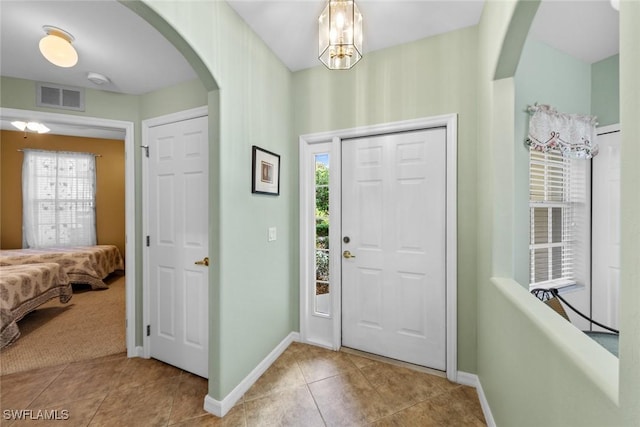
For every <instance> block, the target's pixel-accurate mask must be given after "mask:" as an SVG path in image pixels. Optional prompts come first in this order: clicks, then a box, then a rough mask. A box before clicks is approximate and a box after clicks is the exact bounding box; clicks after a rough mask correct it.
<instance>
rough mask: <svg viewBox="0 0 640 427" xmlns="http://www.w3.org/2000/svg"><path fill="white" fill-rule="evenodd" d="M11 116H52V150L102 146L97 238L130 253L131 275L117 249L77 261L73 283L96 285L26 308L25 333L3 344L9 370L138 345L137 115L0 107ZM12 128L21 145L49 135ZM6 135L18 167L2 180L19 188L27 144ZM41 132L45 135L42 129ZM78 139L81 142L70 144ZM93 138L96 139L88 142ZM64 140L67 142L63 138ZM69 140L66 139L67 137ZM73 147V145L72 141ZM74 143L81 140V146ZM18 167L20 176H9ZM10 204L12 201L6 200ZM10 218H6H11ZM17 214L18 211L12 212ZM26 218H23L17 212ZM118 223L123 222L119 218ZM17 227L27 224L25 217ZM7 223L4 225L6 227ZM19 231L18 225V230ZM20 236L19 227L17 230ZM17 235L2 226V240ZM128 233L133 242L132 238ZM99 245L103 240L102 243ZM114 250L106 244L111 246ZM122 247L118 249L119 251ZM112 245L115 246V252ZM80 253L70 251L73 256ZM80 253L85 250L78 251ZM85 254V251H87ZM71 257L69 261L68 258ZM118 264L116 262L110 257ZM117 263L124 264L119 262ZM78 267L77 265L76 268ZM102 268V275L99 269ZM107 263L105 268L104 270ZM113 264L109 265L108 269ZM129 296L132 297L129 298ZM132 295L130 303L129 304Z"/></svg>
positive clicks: (6, 156)
mask: <svg viewBox="0 0 640 427" xmlns="http://www.w3.org/2000/svg"><path fill="white" fill-rule="evenodd" d="M0 114H1V115H2V118H3V120H4V121H6V120H11V119H12V118H13V119H17V118H20V117H25V116H29V117H31V118H32V119H33V120H40V121H42V122H47V123H49V124H50V125H51V127H52V128H53V129H55V131H52V132H51V134H52V135H48V138H47V140H46V142H47V144H48V145H47V146H46V148H47V149H48V151H51V150H53V151H59V150H63V151H79V150H81V149H82V151H83V152H91V153H93V154H96V155H97V156H98V157H96V159H97V161H96V185H97V188H98V191H97V192H96V200H95V203H96V206H98V205H100V207H104V208H106V209H105V210H102V209H100V208H98V209H97V211H96V212H97V215H96V222H97V223H98V224H99V225H98V227H97V237H98V240H97V243H98V244H107V243H108V244H110V246H108V247H105V248H109V250H111V249H114V251H117V252H119V253H120V254H121V255H122V258H124V257H126V261H127V263H126V264H127V275H126V276H125V275H124V274H123V273H124V271H123V270H122V268H123V265H122V259H116V258H118V257H114V263H113V266H114V267H116V268H114V269H113V270H114V271H115V270H118V271H117V272H116V273H115V274H111V272H112V271H111V270H112V269H111V267H107V268H105V269H102V268H100V267H97V268H96V266H91V268H90V269H88V270H87V271H86V272H85V273H86V274H87V277H86V279H87V280H82V277H81V276H82V275H83V274H84V273H83V272H82V271H81V270H78V268H80V267H78V268H73V272H71V271H72V270H69V276H70V277H71V280H70V281H71V283H83V282H85V283H91V284H92V285H91V286H90V285H82V284H73V285H72V286H73V288H74V289H73V295H72V298H71V299H70V300H69V302H67V303H64V304H63V303H61V302H60V301H59V300H58V299H54V300H51V301H49V302H46V303H44V304H43V305H40V306H39V307H38V308H37V310H35V311H32V312H30V313H29V314H26V316H25V318H22V319H21V320H20V321H19V322H18V327H19V333H20V334H21V335H20V337H19V338H18V339H17V341H15V342H14V343H13V344H12V345H10V346H8V347H7V348H5V349H3V351H2V362H3V363H2V371H3V372H2V373H3V375H4V374H9V373H12V372H19V371H24V370H29V369H34V368H38V367H43V366H53V365H60V364H64V363H69V362H75V361H78V360H84V359H92V358H95V357H100V356H106V355H110V354H115V353H125V352H126V351H127V349H130V351H135V341H134V340H135V333H134V332H131V331H132V330H133V329H132V328H133V327H134V325H133V324H130V325H127V322H126V319H127V318H134V317H133V315H132V314H130V313H131V312H133V313H134V311H133V310H134V305H133V302H134V299H133V297H132V296H131V295H132V294H134V281H133V279H134V277H135V262H133V258H132V256H133V255H134V254H135V239H126V235H129V236H133V235H134V227H135V224H134V221H133V219H134V217H135V215H134V211H133V209H134V206H133V203H132V200H133V194H134V188H133V176H134V174H133V172H134V167H133V157H134V156H133V155H132V153H133V147H134V145H133V123H131V122H124V121H116V120H107V119H100V118H92V117H75V116H70V115H66V114H54V113H44V112H38V111H28V110H14V109H6V108H3V109H0ZM2 132H3V133H7V134H6V135H4V136H7V135H8V134H15V133H17V134H19V135H13V136H15V137H16V138H17V139H16V141H17V142H16V144H18V145H19V146H20V149H26V148H38V146H37V143H38V141H39V140H40V139H42V138H40V139H39V138H37V137H36V136H35V135H28V137H27V138H26V140H25V139H24V136H23V135H22V134H20V133H19V132H13V131H5V130H3V131H2ZM4 136H3V144H2V150H3V153H2V154H3V156H2V157H3V162H4V161H9V160H11V159H13V160H11V162H12V163H13V164H12V165H11V168H3V180H2V181H3V187H4V186H6V185H11V186H13V187H17V188H18V189H19V188H20V182H21V170H22V155H23V153H22V152H19V151H17V148H16V145H15V144H11V143H10V142H11V138H5V137H4ZM37 136H40V135H37ZM74 142H76V143H77V144H80V146H79V147H75V146H70V145H68V144H73V143H74ZM89 142H91V143H92V145H91V144H89ZM60 144H62V145H60ZM64 144H67V145H64ZM65 147H66V148H65ZM74 147H75V148H74ZM12 170H13V172H14V174H16V178H15V179H11V180H9V179H5V178H6V177H7V176H6V174H8V173H10V172H11V171H12ZM9 193H16V197H17V200H16V201H15V203H14V204H15V205H17V206H21V205H22V200H21V196H20V193H19V192H10V191H4V188H3V198H4V197H5V196H9V195H10V194H9ZM4 202H5V200H3V206H4V207H5V208H6V207H7V206H6V203H4ZM4 219H6V218H4ZM13 219H16V218H13ZM17 220H18V221H19V222H21V220H20V218H17ZM116 224H120V225H118V226H116ZM13 228H17V229H18V231H19V230H21V228H22V227H21V224H17V225H15V226H14V227H13ZM6 229H7V228H6V227H3V231H4V230H6ZM14 231H15V230H14ZM16 236H17V235H16ZM9 237H11V236H10V235H9V234H8V233H6V232H5V233H3V240H5V238H9ZM15 238H17V239H18V240H20V241H19V242H17V243H16V242H14V244H9V242H3V249H6V248H8V247H11V248H20V247H22V245H21V238H20V237H19V236H18V237H15ZM125 240H126V243H125ZM97 248H98V247H97ZM104 253H105V254H107V252H104ZM113 253H115V252H113ZM111 254H112V253H111V252H109V256H110V255H111ZM74 256H76V255H73V256H72V255H69V256H68V257H66V258H65V260H67V259H68V261H71V260H72V259H73V257H74ZM98 258H99V255H98V254H97V253H96V254H95V255H88V254H87V255H86V259H87V261H88V260H90V259H96V260H97V259H98ZM78 259H80V257H78ZM83 259H84V258H83ZM62 262H67V261H64V260H63V261H62ZM110 264H111V263H110ZM116 264H117V265H116ZM76 270H77V271H76ZM94 270H95V273H96V277H95V278H93V276H92V272H93V271H94ZM103 270H104V271H103ZM107 270H109V271H107ZM127 300H129V301H127ZM127 303H129V305H127Z"/></svg>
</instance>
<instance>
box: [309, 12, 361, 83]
mask: <svg viewBox="0 0 640 427" xmlns="http://www.w3.org/2000/svg"><path fill="white" fill-rule="evenodd" d="M318 47H319V50H318V58H319V59H320V61H322V63H323V64H324V65H326V66H327V68H329V69H330V70H348V69H349V68H351V67H353V66H354V65H355V64H356V63H357V62H358V61H359V60H360V58H362V14H361V13H360V10H359V9H358V6H356V3H355V2H354V1H353V0H329V2H328V3H327V6H326V7H325V8H324V10H323V11H322V13H321V14H320V17H319V18H318Z"/></svg>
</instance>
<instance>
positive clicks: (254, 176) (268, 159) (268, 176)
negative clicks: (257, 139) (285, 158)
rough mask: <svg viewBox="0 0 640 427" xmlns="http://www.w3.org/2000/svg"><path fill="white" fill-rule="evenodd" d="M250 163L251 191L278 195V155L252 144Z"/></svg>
mask: <svg viewBox="0 0 640 427" xmlns="http://www.w3.org/2000/svg"><path fill="white" fill-rule="evenodd" d="M251 163H252V165H251V192H252V193H260V194H270V195H273V196H277V195H279V194H280V156H279V155H278V154H276V153H272V152H270V151H267V150H264V149H262V148H260V147H256V146H255V145H254V146H253V161H252V162H251Z"/></svg>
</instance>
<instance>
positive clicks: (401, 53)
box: [293, 27, 477, 372]
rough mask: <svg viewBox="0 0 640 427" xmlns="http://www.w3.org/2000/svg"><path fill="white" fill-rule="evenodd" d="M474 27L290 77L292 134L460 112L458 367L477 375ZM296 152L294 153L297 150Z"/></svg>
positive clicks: (316, 68) (305, 71)
mask: <svg viewBox="0 0 640 427" xmlns="http://www.w3.org/2000/svg"><path fill="white" fill-rule="evenodd" d="M476 37H477V31H476V28H475V27H472V28H467V29H463V30H459V31H455V32H451V33H447V34H445V35H441V36H437V37H431V38H427V39H424V40H420V41H417V42H413V43H409V44H404V45H402V46H399V47H397V48H393V49H385V50H380V51H376V52H372V53H370V54H368V55H365V56H364V58H363V59H362V60H361V61H360V62H359V63H358V64H357V65H356V66H355V67H354V68H353V69H351V70H350V71H339V72H336V71H330V70H328V69H327V68H325V67H324V66H322V65H321V66H318V67H314V68H312V69H308V70H304V71H299V72H296V73H294V76H293V82H294V124H295V128H294V134H295V135H302V134H308V133H316V132H322V131H329V130H336V129H344V128H353V127H358V126H364V125H372V124H380V123H387V122H393V121H398V120H406V119H414V118H419V117H429V116H437V115H441V114H448V113H458V367H459V369H460V370H462V371H466V372H475V370H476V365H475V360H476V350H475V348H476V340H475V335H476V331H475V318H476V308H475V300H476V289H475V265H476V264H475V250H474V249H475V244H476V235H475V212H476V192H475V175H476V166H475V158H476V146H477V136H476V80H475V75H476V61H475V58H476V56H475V50H476V46H477V44H476ZM296 151H297V147H296Z"/></svg>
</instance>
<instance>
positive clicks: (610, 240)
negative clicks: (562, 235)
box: [591, 132, 620, 330]
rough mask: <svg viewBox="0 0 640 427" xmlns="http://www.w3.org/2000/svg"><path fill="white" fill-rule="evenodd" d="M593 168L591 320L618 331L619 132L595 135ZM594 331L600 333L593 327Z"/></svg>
mask: <svg viewBox="0 0 640 427" xmlns="http://www.w3.org/2000/svg"><path fill="white" fill-rule="evenodd" d="M598 145H599V146H600V152H599V153H598V155H597V156H595V157H594V158H593V165H592V183H591V186H592V187H591V191H592V193H591V198H592V208H591V209H592V214H591V215H592V217H591V221H592V226H591V230H592V231H591V233H592V241H591V245H592V248H591V254H592V255H591V266H592V272H591V274H592V277H591V289H592V290H591V292H592V294H591V298H592V302H591V304H592V317H593V319H594V320H596V321H598V322H600V323H603V324H605V325H607V326H610V327H612V328H616V329H617V328H618V307H619V296H618V293H619V289H620V132H613V133H607V134H604V135H598ZM594 329H595V330H600V328H598V327H597V326H594Z"/></svg>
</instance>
